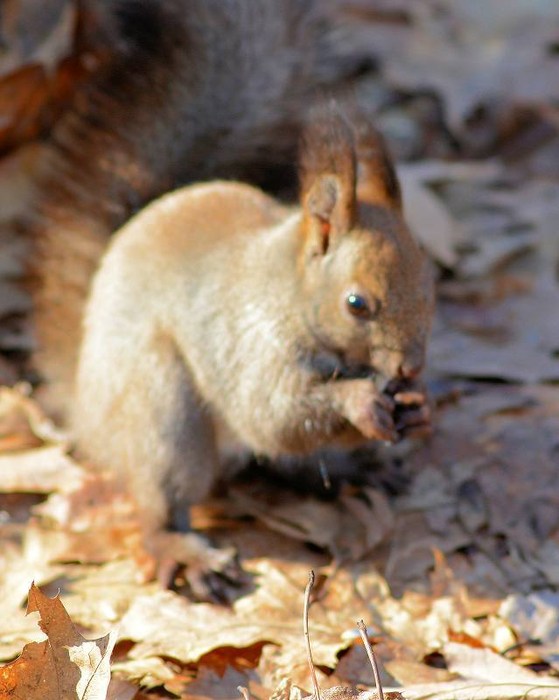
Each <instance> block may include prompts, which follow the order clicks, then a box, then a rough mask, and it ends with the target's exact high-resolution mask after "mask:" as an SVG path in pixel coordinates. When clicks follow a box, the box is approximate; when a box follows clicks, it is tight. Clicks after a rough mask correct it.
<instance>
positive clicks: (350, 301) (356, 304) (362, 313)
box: [346, 292, 376, 320]
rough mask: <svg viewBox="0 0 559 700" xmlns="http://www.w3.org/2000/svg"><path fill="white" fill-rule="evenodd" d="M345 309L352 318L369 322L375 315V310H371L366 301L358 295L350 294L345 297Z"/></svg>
mask: <svg viewBox="0 0 559 700" xmlns="http://www.w3.org/2000/svg"><path fill="white" fill-rule="evenodd" d="M346 304H347V308H348V309H349V311H350V313H351V314H352V315H353V316H357V317H358V318H362V319H368V320H370V319H371V318H373V316H374V315H375V311H376V309H371V307H370V306H369V304H368V303H367V300H366V299H365V298H364V297H362V296H361V295H360V294H354V293H353V292H350V293H349V294H348V295H347V297H346Z"/></svg>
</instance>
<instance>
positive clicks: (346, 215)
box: [300, 104, 356, 255]
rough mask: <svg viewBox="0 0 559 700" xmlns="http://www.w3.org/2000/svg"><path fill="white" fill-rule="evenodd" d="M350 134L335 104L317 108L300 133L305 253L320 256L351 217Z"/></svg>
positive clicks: (350, 223) (349, 224) (352, 166)
mask: <svg viewBox="0 0 559 700" xmlns="http://www.w3.org/2000/svg"><path fill="white" fill-rule="evenodd" d="M355 167H356V165H355V147H354V142H353V134H352V132H351V129H350V128H349V126H348V124H347V122H346V120H345V118H344V117H343V115H342V114H340V112H339V111H338V110H337V108H336V105H335V104H330V105H327V104H326V105H324V104H322V105H319V106H318V107H317V108H316V109H315V110H313V111H312V112H311V114H310V118H309V121H308V123H307V125H306V128H305V130H304V132H303V137H302V142H301V154H300V177H301V205H302V208H303V217H304V232H305V236H306V248H307V251H308V252H309V253H310V254H312V255H315V254H324V253H326V251H327V250H328V249H329V248H330V246H331V245H332V244H333V242H334V241H335V239H336V237H337V236H340V235H343V234H344V233H347V232H348V231H349V230H350V229H351V227H352V226H353V223H354V218H355V208H356V199H355Z"/></svg>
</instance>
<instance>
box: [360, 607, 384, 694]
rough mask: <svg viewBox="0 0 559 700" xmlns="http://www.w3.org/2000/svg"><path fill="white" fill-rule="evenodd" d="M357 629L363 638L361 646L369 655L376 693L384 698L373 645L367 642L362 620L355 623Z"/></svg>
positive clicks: (365, 629) (367, 638)
mask: <svg viewBox="0 0 559 700" xmlns="http://www.w3.org/2000/svg"><path fill="white" fill-rule="evenodd" d="M357 629H358V630H359V634H360V635H361V639H362V640H363V646H364V647H365V651H366V652H367V656H368V657H369V661H370V663H371V668H372V669H373V676H374V677H375V685H376V687H377V694H378V697H379V700H384V692H383V690H382V685H381V682H380V673H379V670H378V665H377V660H376V658H375V655H374V653H373V647H372V646H371V642H369V637H368V636H367V628H366V627H365V623H364V622H363V620H359V622H358V623H357Z"/></svg>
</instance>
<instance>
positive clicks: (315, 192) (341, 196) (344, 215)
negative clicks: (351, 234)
mask: <svg viewBox="0 0 559 700" xmlns="http://www.w3.org/2000/svg"><path fill="white" fill-rule="evenodd" d="M354 213H355V192H354V183H353V182H352V183H347V182H344V181H343V180H341V179H340V178H339V177H338V176H337V175H321V176H319V177H318V178H317V179H316V180H315V182H314V183H313V185H312V186H311V188H310V189H309V191H308V192H307V194H306V196H305V197H304V201H303V214H304V228H305V235H306V239H307V240H306V246H307V250H308V251H309V252H310V253H311V254H318V255H324V254H325V253H326V252H327V251H328V249H329V248H330V246H331V245H332V243H333V242H334V240H335V239H336V238H337V237H338V236H341V235H343V234H344V233H347V232H348V231H349V230H350V229H351V227H352V225H353V220H354Z"/></svg>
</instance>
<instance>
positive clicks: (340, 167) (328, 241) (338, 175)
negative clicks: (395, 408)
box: [299, 112, 433, 380]
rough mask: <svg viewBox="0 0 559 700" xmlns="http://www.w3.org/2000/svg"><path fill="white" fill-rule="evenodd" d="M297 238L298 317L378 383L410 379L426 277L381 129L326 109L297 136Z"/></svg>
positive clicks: (426, 314) (429, 291)
mask: <svg viewBox="0 0 559 700" xmlns="http://www.w3.org/2000/svg"><path fill="white" fill-rule="evenodd" d="M302 175H303V177H302V207H303V223H302V235H303V244H302V248H301V257H300V260H299V264H300V272H301V279H302V294H303V295H304V299H305V317H306V318H305V320H306V323H307V326H308V328H309V331H310V332H311V333H312V334H313V335H314V336H315V338H316V339H317V340H318V341H319V343H320V344H321V345H322V346H323V348H324V349H325V350H327V351H332V352H334V353H336V354H337V355H338V356H339V357H340V358H342V359H343V362H344V363H345V364H346V365H347V366H348V367H352V366H355V367H369V368H371V370H372V371H373V372H374V373H377V374H378V375H381V376H382V377H384V378H385V379H386V380H390V379H395V378H409V379H411V378H414V377H415V376H417V375H418V374H419V373H420V371H421V369H422V367H423V363H424V357H425V348H426V342H427V337H428V334H429V331H430V327H431V319H432V315H433V281H432V277H431V271H430V268H429V264H428V261H427V259H426V256H425V255H424V253H423V252H422V250H421V249H420V248H419V246H418V244H417V243H416V241H415V240H414V239H413V237H412V236H411V234H410V232H409V230H408V228H407V226H406V224H405V221H404V218H403V212H402V203H401V196H400V188H399V185H398V181H397V178H396V174H395V172H394V168H393V165H392V163H391V160H390V158H389V156H388V153H387V151H386V147H385V145H384V142H383V141H382V139H381V137H380V135H379V134H378V133H377V132H376V131H375V130H374V129H373V128H372V127H371V126H370V124H368V123H367V122H366V121H364V120H363V119H362V118H359V119H357V120H356V121H355V122H354V121H353V120H352V122H351V127H350V126H349V125H348V122H346V120H345V119H344V118H343V117H342V116H340V115H339V114H336V113H333V112H329V113H327V114H326V115H325V117H324V118H322V119H321V118H319V119H318V120H316V121H315V122H314V123H313V124H312V125H311V126H309V128H308V129H307V132H306V134H305V140H304V144H303V153H302Z"/></svg>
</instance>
